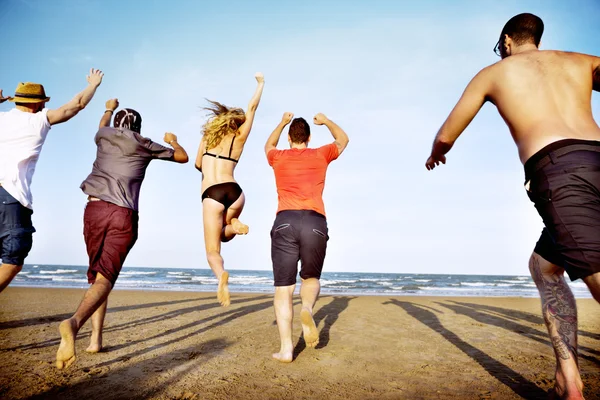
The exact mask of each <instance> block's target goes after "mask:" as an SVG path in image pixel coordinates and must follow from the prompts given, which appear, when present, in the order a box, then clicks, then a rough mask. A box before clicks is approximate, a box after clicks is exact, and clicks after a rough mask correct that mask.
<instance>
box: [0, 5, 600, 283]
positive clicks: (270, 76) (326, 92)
mask: <svg viewBox="0 0 600 400" xmlns="http://www.w3.org/2000/svg"><path fill="white" fill-rule="evenodd" d="M521 12H532V13H535V14H537V15H539V16H540V17H541V18H542V19H543V20H544V22H545V25H546V30H545V34H544V37H543V38H542V48H547V49H560V50H571V51H579V52H584V53H589V54H595V55H600V42H598V40H597V38H598V37H600V25H598V23H597V16H598V15H600V3H598V2H597V1H594V0H588V1H586V0H577V1H573V2H563V1H545V0H544V1H542V0H540V1H516V0H514V1H502V2H498V1H456V2H445V1H421V2H409V1H369V2H366V1H303V2H291V1H278V2H274V1H273V2H269V1H254V2H245V1H229V2H227V4H226V6H225V5H223V4H221V3H219V2H208V1H158V0H155V1H150V0H146V1H136V2H134V1H131V2H121V1H107V0H102V1H100V0H98V1H96V0H85V1H84V0H79V1H68V0H55V1H51V2H50V1H41V0H40V1H35V0H1V1H0V26H2V27H3V32H4V33H5V35H4V39H5V40H4V41H3V44H2V46H1V47H0V59H1V60H2V62H1V63H0V88H2V89H4V93H5V94H11V93H12V92H13V91H14V88H15V87H16V85H17V83H18V82H20V81H33V82H39V83H42V84H44V86H45V88H46V93H47V94H48V95H49V96H51V98H52V99H51V102H50V103H48V107H49V108H56V107H59V106H60V105H62V104H63V103H65V102H67V101H68V100H69V99H71V98H72V96H73V95H74V94H75V93H77V92H78V91H80V90H81V89H83V88H84V87H85V84H86V83H85V76H86V74H87V71H88V70H89V68H90V67H95V68H100V69H102V70H103V71H104V72H105V78H104V83H103V84H102V86H101V87H100V88H99V90H98V92H97V94H96V97H95V98H94V99H93V100H92V102H91V103H90V105H89V106H88V108H86V109H85V110H84V111H83V112H81V113H80V115H78V116H77V117H75V118H74V119H73V120H71V121H69V122H68V123H66V124H63V125H58V126H55V127H54V128H53V129H52V130H51V131H50V134H49V136H48V139H47V141H46V144H45V146H44V149H43V151H42V154H41V158H40V161H39V163H38V166H37V170H36V172H35V176H34V178H33V185H32V190H33V196H34V210H35V213H34V224H35V226H36V228H37V230H38V232H37V233H36V234H35V236H34V248H33V250H32V252H31V253H30V256H29V258H28V259H27V262H28V263H48V264H83V265H85V264H86V263H87V255H86V252H85V245H84V242H83V235H82V230H83V222H82V217H83V208H84V205H85V195H84V194H83V193H82V192H81V190H80V189H79V185H80V183H81V181H82V180H83V179H85V177H86V176H87V175H88V174H89V172H90V170H91V166H92V163H93V161H94V157H95V151H96V148H95V145H94V142H93V137H94V134H95V133H96V130H97V124H98V121H99V119H100V116H101V115H102V112H103V111H104V103H105V101H106V100H107V99H109V98H112V97H117V98H119V100H120V102H121V106H123V107H130V108H134V109H136V110H138V111H139V112H140V113H141V114H142V117H143V119H144V124H143V128H142V134H144V135H145V136H148V137H150V138H152V139H153V140H155V141H160V140H161V139H162V135H163V133H164V132H165V131H172V132H174V133H176V134H177V135H178V136H179V139H180V140H179V141H180V143H181V144H182V145H183V146H184V147H185V148H186V149H187V150H188V153H190V155H191V157H190V158H191V159H194V157H195V153H196V150H197V146H198V143H199V141H200V127H201V125H202V123H203V121H204V120H205V115H204V113H203V112H202V111H201V110H200V107H201V106H203V105H204V104H205V102H204V98H209V99H214V100H217V101H221V102H223V103H225V104H228V105H232V106H240V107H243V108H245V107H246V106H247V103H248V100H249V99H250V96H251V95H252V93H253V90H254V88H255V81H254V78H253V76H254V73H255V72H256V71H262V72H263V73H264V74H265V79H266V86H265V90H264V95H263V99H262V102H261V105H260V107H259V109H258V113H257V117H256V120H255V124H254V128H253V130H252V133H251V136H250V139H249V141H248V143H247V145H246V149H245V152H244V154H243V156H242V159H241V161H240V163H239V166H238V168H237V171H236V178H237V179H238V181H239V183H240V185H241V186H242V188H243V189H244V191H245V193H246V196H247V202H246V208H245V210H244V213H243V214H242V218H241V219H242V221H244V222H246V223H247V224H249V225H250V229H251V231H250V234H249V235H248V236H246V237H240V238H237V239H235V240H234V241H232V242H231V243H228V244H226V245H225V246H224V250H223V255H224V257H225V262H226V267H227V268H231V269H270V268H271V261H270V242H269V230H270V227H271V224H272V222H273V219H274V217H275V211H276V208H277V195H276V191H275V185H274V177H273V172H272V170H271V169H270V167H269V166H268V164H267V162H266V160H265V157H264V153H263V150H262V148H263V145H264V142H265V140H266V139H267V137H268V135H269V134H270V132H271V131H272V129H273V128H274V126H275V125H276V124H277V123H278V122H279V120H280V118H281V115H282V114H283V112H284V111H291V112H294V113H295V114H296V116H304V117H305V118H307V119H309V118H312V116H313V115H314V114H315V113H317V112H323V113H325V114H326V115H328V116H329V117H330V118H331V119H332V120H334V121H336V122H337V123H339V124H340V125H341V126H342V127H343V128H344V129H345V130H346V131H347V133H348V135H349V137H350V139H351V141H350V145H349V146H348V149H347V150H346V152H345V153H344V154H343V155H342V157H340V159H339V160H337V161H336V162H334V163H333V164H332V165H331V166H330V169H329V172H328V176H327V185H326V189H325V196H324V197H325V205H326V209H327V215H328V220H329V228H330V237H331V240H330V242H329V248H328V254H327V259H326V264H325V269H326V270H328V271H364V272H400V273H404V272H406V273H415V272H423V273H467V274H523V275H524V274H527V273H528V270H527V260H528V256H529V254H530V252H531V250H532V249H533V246H534V244H535V242H536V240H537V238H538V236H539V233H540V231H541V227H542V224H541V221H540V218H539V217H538V215H537V213H536V211H535V209H534V208H533V206H532V205H531V204H530V203H529V200H528V199H527V196H526V194H525V192H524V190H523V171H522V166H521V165H520V162H519V159H518V157H517V151H516V148H515V146H514V144H513V142H512V140H511V138H510V134H509V132H508V129H507V128H506V127H505V125H504V123H503V122H502V120H501V118H500V117H499V116H498V114H497V112H496V109H495V107H494V106H492V105H491V104H488V105H486V106H485V107H484V108H483V110H482V111H481V112H480V114H479V116H478V117H477V118H476V119H475V120H474V121H473V123H472V124H471V126H470V127H469V128H468V129H467V131H466V132H465V133H464V135H463V137H461V138H460V139H459V141H458V143H457V145H456V147H455V148H454V149H453V150H452V152H451V153H450V154H449V156H448V164H447V165H446V166H444V167H443V168H439V169H436V170H435V171H434V172H428V171H427V170H426V169H425V167H424V163H425V160H426V158H427V156H428V154H429V151H430V148H431V142H432V140H433V137H434V135H435V133H436V132H437V130H438V128H439V126H440V125H441V124H442V122H443V121H444V119H445V118H446V116H447V114H448V113H449V111H450V110H451V109H452V107H453V106H454V104H455V102H456V101H457V99H458V98H459V96H460V95H461V93H462V91H463V89H464V87H465V85H466V84H467V83H468V82H469V80H470V79H471V78H472V76H473V75H474V74H475V73H477V72H478V71H479V70H480V69H481V68H483V67H485V66H487V65H489V64H491V63H494V62H496V61H497V60H498V59H497V57H496V56H495V55H494V53H493V52H492V48H493V47H494V44H495V43H496V41H497V39H498V36H499V32H500V30H501V29H502V26H503V25H504V23H505V22H506V21H507V20H508V19H509V18H510V17H512V16H513V15H515V14H518V13H521ZM11 106H12V105H11V104H10V103H4V104H2V105H0V111H6V110H8V109H10V107H11ZM593 111H594V115H595V116H596V119H598V115H599V114H600V96H598V94H594V95H593ZM331 140H332V139H331V136H330V135H329V133H328V132H327V130H326V128H323V127H313V138H312V142H311V144H312V145H315V146H317V145H322V144H325V143H328V142H330V141H331ZM285 144H286V142H283V141H282V143H281V145H282V146H283V145H285ZM200 180H201V175H200V174H199V173H198V172H197V171H195V169H194V167H193V163H189V164H186V165H177V164H171V163H166V162H161V161H155V162H153V163H152V164H151V166H150V168H149V169H148V172H147V175H146V180H145V182H144V185H143V187H142V193H141V200H140V235H139V240H138V242H137V244H136V246H135V247H134V249H133V250H132V251H131V253H130V255H129V257H128V259H127V262H126V265H129V266H156V267H179V268H183V267H190V268H192V267H193V268H208V264H207V263H206V261H205V253H204V242H203V235H202V214H201V202H200V194H201V193H200Z"/></svg>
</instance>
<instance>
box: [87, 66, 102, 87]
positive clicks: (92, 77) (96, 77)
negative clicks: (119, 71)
mask: <svg viewBox="0 0 600 400" xmlns="http://www.w3.org/2000/svg"><path fill="white" fill-rule="evenodd" d="M102 77H104V72H102V71H100V70H99V69H94V68H91V69H90V74H89V75H88V76H87V81H88V83H89V84H90V85H93V86H95V87H98V86H100V84H101V83H102Z"/></svg>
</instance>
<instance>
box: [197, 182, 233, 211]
mask: <svg viewBox="0 0 600 400" xmlns="http://www.w3.org/2000/svg"><path fill="white" fill-rule="evenodd" d="M241 195H242V188H241V187H240V185H238V184H237V183H236V182H225V183H217V184H216V185H212V186H210V187H208V188H207V189H206V190H205V191H204V193H202V201H204V199H213V200H215V201H218V202H219V203H221V204H223V205H224V206H225V210H227V209H228V208H229V207H231V205H232V204H233V203H235V201H236V200H237V199H239V198H240V196H241Z"/></svg>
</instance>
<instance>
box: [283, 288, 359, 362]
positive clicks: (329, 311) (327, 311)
mask: <svg viewBox="0 0 600 400" xmlns="http://www.w3.org/2000/svg"><path fill="white" fill-rule="evenodd" d="M327 297H329V296H327ZM325 298H326V297H325ZM355 298H356V297H349V296H347V297H346V296H344V297H337V296H335V297H333V300H331V301H330V302H329V303H327V304H325V305H324V306H323V307H321V308H320V309H319V311H317V313H316V314H315V315H314V316H313V318H314V320H315V324H316V325H317V327H318V326H319V324H320V323H321V321H323V328H321V331H320V332H319V344H318V345H317V347H315V348H316V349H322V348H324V347H326V346H327V345H328V344H329V331H330V330H331V327H332V326H333V324H335V322H336V321H337V320H338V318H339V317H340V314H341V313H342V312H343V311H344V310H345V309H346V308H348V303H350V300H352V299H355ZM322 299H323V298H322ZM304 349H306V342H305V341H304V335H301V336H300V339H298V343H296V346H295V347H294V355H293V357H294V359H295V358H296V357H298V355H299V354H300V353H302V352H303V351H304Z"/></svg>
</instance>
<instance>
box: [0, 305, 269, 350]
mask: <svg viewBox="0 0 600 400" xmlns="http://www.w3.org/2000/svg"><path fill="white" fill-rule="evenodd" d="M267 298H270V297H269V296H253V297H249V298H246V299H232V302H231V305H232V306H235V305H236V304H241V303H246V302H251V301H260V300H265V299H267ZM201 300H209V301H210V303H207V304H200V305H194V306H191V307H185V308H178V309H175V310H171V311H167V312H165V313H162V314H158V315H153V316H149V317H145V318H140V319H137V320H133V321H127V322H124V323H121V324H115V325H111V326H108V327H106V328H105V329H104V333H108V332H117V331H122V330H128V329H133V328H139V327H141V326H143V325H147V324H154V323H158V322H161V321H164V320H166V319H171V318H177V317H179V316H181V315H185V314H188V313H192V312H198V311H206V310H209V309H212V308H219V307H220V305H219V303H217V302H214V301H213V299H198V300H197V301H201ZM164 303H168V304H171V305H172V304H177V302H164ZM164 303H151V304H164ZM147 307H149V306H147V305H142V306H141V307H139V308H147ZM252 307H253V306H250V308H252ZM117 308H119V307H115V309H117ZM121 308H126V307H121ZM136 309H138V307H136V306H128V307H127V310H136ZM239 310H240V309H239V308H236V309H229V310H228V311H226V312H224V313H221V314H217V315H214V316H211V317H209V319H213V318H219V317H220V316H223V315H229V314H232V313H233V314H236V315H237V312H238V311H239ZM119 311H125V310H123V309H121V310H119ZM109 312H110V306H109ZM113 312H115V311H113ZM69 317H70V315H69V316H68V317H67V318H69ZM88 323H89V322H88ZM197 323H201V321H196V322H194V323H193V324H188V325H186V327H189V325H194V324H197ZM57 329H58V326H57ZM180 329H186V328H183V327H180V328H179V329H178V330H180ZM89 336H90V332H85V333H80V334H79V335H78V336H77V339H78V340H81V339H85V338H87V337H89ZM59 343H60V338H59V337H56V338H54V339H49V340H45V341H43V342H37V343H30V344H24V345H19V346H14V347H10V348H6V349H0V352H8V351H15V350H32V349H40V348H44V347H49V346H58V344H59ZM130 344H134V343H129V344H127V345H130ZM125 346H126V345H121V346H112V347H107V348H106V349H107V350H116V349H118V348H122V347H125Z"/></svg>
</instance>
